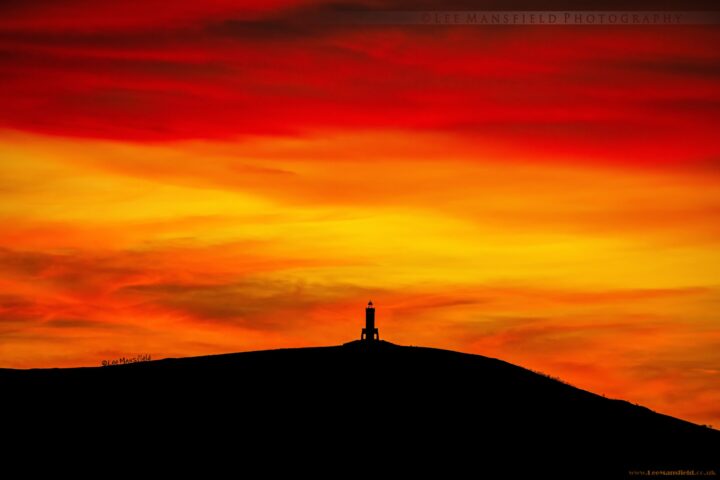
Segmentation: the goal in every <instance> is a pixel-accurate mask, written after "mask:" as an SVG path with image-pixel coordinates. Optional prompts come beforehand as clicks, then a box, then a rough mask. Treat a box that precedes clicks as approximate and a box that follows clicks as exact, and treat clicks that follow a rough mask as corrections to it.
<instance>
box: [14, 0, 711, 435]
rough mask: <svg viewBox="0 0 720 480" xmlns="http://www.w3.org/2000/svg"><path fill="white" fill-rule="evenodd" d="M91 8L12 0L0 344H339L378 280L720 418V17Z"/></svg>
mask: <svg viewBox="0 0 720 480" xmlns="http://www.w3.org/2000/svg"><path fill="white" fill-rule="evenodd" d="M95 3H96V2H88V1H82V0H62V1H57V2H42V1H37V0H33V1H24V2H7V4H3V6H0V14H2V15H0V104H1V105H2V109H0V155H1V158H0V220H1V221H2V225H3V227H2V229H0V366H2V367H21V368H25V367H49V366H74V365H99V363H100V361H101V360H103V359H112V358H117V357H120V356H131V355H137V354H141V353H148V354H151V355H152V356H153V357H154V358H160V357H165V356H186V355H199V354H208V353H221V352H232V351H242V350H251V349H265V348H276V347H285V346H305V345H330V344H338V343H342V342H344V341H348V340H350V339H353V338H356V337H358V336H359V332H360V328H361V323H362V319H363V309H364V304H365V303H366V302H367V300H368V299H372V300H373V301H374V302H375V303H376V305H377V307H378V314H377V315H378V326H379V327H380V334H381V337H383V338H386V339H388V340H391V341H395V342H397V343H401V344H414V345H428V346H436V347H442V348H450V349H456V350H462V351H467V352H473V353H479V354H483V355H489V356H493V357H499V358H502V359H504V360H507V361H510V362H512V363H516V364H519V365H522V366H525V367H528V368H532V369H535V370H541V371H543V372H546V373H549V374H551V375H553V376H559V377H561V378H563V379H564V380H566V381H569V382H570V383H573V384H574V385H577V386H579V387H582V388H585V389H589V390H591V391H594V392H596V393H601V394H606V395H607V396H611V397H617V398H623V399H628V400H630V401H633V402H637V403H641V404H643V405H646V406H648V407H650V408H652V409H654V410H657V411H660V412H663V413H668V414H671V415H675V416H680V417H682V418H687V419H690V420H693V421H696V422H699V423H710V424H714V425H720V408H718V405H720V324H718V320H719V319H718V316H717V315H718V314H717V312H718V311H719V310H720V309H719V308H718V307H720V270H719V269H718V267H719V266H720V248H718V247H719V246H720V245H719V243H720V221H719V220H720V219H719V218H718V217H719V216H720V215H719V214H720V188H719V187H720V170H718V165H720V163H718V162H719V161H720V160H719V159H720V142H719V141H718V139H717V134H716V132H717V131H718V130H719V129H720V115H719V114H720V111H719V110H720V76H719V75H718V61H719V60H720V58H719V57H720V54H719V53H718V52H720V50H719V49H717V45H718V40H719V39H720V38H719V37H720V35H719V34H718V31H717V28H716V27H707V26H706V27H612V28H610V27H607V28H604V27H594V28H586V27H515V28H507V27H504V28H501V27H497V28H493V27H458V26H455V27H452V26H450V27H428V26H405V27H402V28H401V27H394V26H384V27H378V26H375V27H367V26H366V27H360V26H338V25H330V26H328V25H315V24H312V23H311V22H309V20H308V19H309V18H312V16H313V15H316V14H318V13H322V12H327V11H328V10H329V9H331V7H330V6H329V5H328V4H324V3H320V2H313V1H305V2H294V1H282V2H263V3H262V5H261V4H260V3H258V5H255V6H253V5H248V4H246V5H244V8H242V9H239V8H237V6H236V5H237V2H231V1H211V2H204V3H203V6H198V5H197V2H176V3H175V4H173V6H172V7H167V6H163V7H162V8H160V6H159V2H155V1H145V2H134V1H127V2H119V4H120V5H122V7H123V8H120V7H117V6H116V4H115V3H113V5H112V6H103V7H97V6H96V5H95ZM205 3H206V4H205ZM380 3H381V2H380ZM163 5H166V4H163ZM388 5H390V3H389V2H388ZM398 5H399V6H402V2H399V1H397V2H394V3H393V4H392V6H394V7H397V6H398ZM443 8H446V7H445V6H443ZM397 9H399V8H397Z"/></svg>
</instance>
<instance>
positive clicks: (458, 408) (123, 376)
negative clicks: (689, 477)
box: [0, 342, 720, 478]
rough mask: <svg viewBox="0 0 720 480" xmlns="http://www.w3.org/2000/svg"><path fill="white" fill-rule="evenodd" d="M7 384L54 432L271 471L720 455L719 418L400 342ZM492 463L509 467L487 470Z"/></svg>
mask: <svg viewBox="0 0 720 480" xmlns="http://www.w3.org/2000/svg"><path fill="white" fill-rule="evenodd" d="M0 391H2V392H3V396H4V400H5V402H6V403H5V404H6V405H8V403H7V402H13V403H14V407H13V409H14V411H16V412H19V413H18V415H23V414H25V415H28V416H29V417H31V418H33V419H34V421H36V422H39V423H42V424H43V425H44V427H48V426H49V425H52V428H72V429H74V430H75V431H77V430H78V429H80V430H81V431H84V432H85V433H86V435H88V436H89V438H92V439H95V440H97V441H98V442H100V443H102V442H103V441H104V440H103V439H106V440H107V439H110V442H111V443H113V444H114V443H115V441H116V440H117V439H120V438H122V439H124V440H123V441H126V442H127V441H128V439H131V438H132V434H133V432H135V433H136V435H141V434H142V435H143V436H145V435H147V434H148V432H156V435H157V438H158V439H159V438H163V439H164V440H163V444H164V446H167V443H166V442H170V443H173V442H179V443H182V444H184V445H185V446H186V447H187V446H188V445H191V446H192V447H190V448H188V450H187V451H189V452H192V453H191V454H190V456H193V455H194V456H195V457H197V456H198V455H200V456H202V455H205V454H208V452H211V451H214V450H216V447H218V446H219V444H222V446H221V447H219V448H221V449H222V451H226V449H231V451H232V452H233V455H234V456H233V458H236V459H237V461H238V462H241V464H242V465H245V464H247V463H248V462H252V461H259V460H258V459H259V458H265V459H267V458H268V457H269V458H271V459H273V460H271V461H270V462H275V463H267V461H268V460H264V462H266V463H264V465H265V466H266V467H267V468H270V467H273V465H275V467H278V468H279V466H282V465H283V462H287V461H289V460H288V459H289V458H294V459H295V460H293V462H292V465H293V468H296V469H300V468H301V465H304V466H305V467H306V468H310V469H315V470H316V469H318V468H320V467H321V466H322V465H327V464H328V462H330V461H331V460H332V461H336V462H339V463H340V464H341V465H343V466H342V467H341V468H343V469H348V470H347V471H348V472H350V471H353V472H355V471H361V470H364V471H368V472H372V471H373V469H374V468H378V467H377V465H383V467H382V468H383V471H384V472H391V471H393V469H394V471H396V472H403V473H423V472H425V473H427V472H429V471H433V470H434V471H438V472H445V475H450V474H451V473H453V472H454V473H455V474H456V475H460V474H461V472H462V476H464V477H465V476H470V477H473V478H534V477H536V476H539V475H541V474H542V475H543V476H544V475H547V474H551V476H552V478H561V477H563V478H598V477H601V478H624V477H626V476H628V475H630V473H629V472H630V471H634V470H647V469H650V470H677V469H693V470H696V471H697V470H710V469H717V468H718V459H720V432H718V431H715V430H712V429H710V428H707V427H703V426H699V425H695V424H692V423H689V422H686V421H683V420H679V419H676V418H672V417H669V416H665V415H661V414H658V413H654V412H652V411H650V410H648V409H647V408H644V407H640V406H636V405H633V404H630V403H628V402H625V401H621V400H611V399H607V398H604V397H602V396H598V395H595V394H593V393H590V392H587V391H583V390H581V389H578V388H575V387H573V386H570V385H567V384H564V383H562V382H559V381H556V380H553V379H551V378H548V377H546V376H543V375H539V374H537V373H534V372H532V371H529V370H526V369H524V368H521V367H518V366H515V365H512V364H509V363H506V362H503V361H501V360H497V359H493V358H488V357H483V356H480V355H471V354H464V353H458V352H453V351H448V350H438V349H431V348H421V347H404V346H397V345H394V344H391V343H388V342H373V343H371V344H368V342H351V343H348V344H345V345H343V346H335V347H319V348H299V349H285V350H269V351H256V352H246V353H234V354H225V355H213V356H205V357H193V358H178V359H164V360H156V361H152V362H145V363H136V364H128V365H121V366H111V367H96V368H70V369H34V370H12V369H0ZM6 408H7V407H6ZM6 411H7V409H6ZM48 428H49V427H48ZM169 432H173V433H172V434H171V433H169ZM220 438H223V439H225V438H227V440H222V441H220V440H219V439H220ZM90 443H92V442H90ZM209 445H214V446H213V447H210V446H209ZM201 452H202V453H201ZM146 453H147V452H146ZM203 458H204V457H203ZM285 466H288V465H285ZM275 467H273V468H275ZM341 471H342V470H341ZM490 471H493V472H505V474H504V475H503V474H500V475H498V474H493V475H492V476H488V477H485V476H484V475H480V473H481V472H486V473H487V472H490ZM508 472H512V474H509V473H508ZM716 472H718V473H720V471H718V470H716ZM341 476H344V475H341ZM454 476H455V475H450V477H454ZM444 478H445V477H444ZM676 478H677V477H676Z"/></svg>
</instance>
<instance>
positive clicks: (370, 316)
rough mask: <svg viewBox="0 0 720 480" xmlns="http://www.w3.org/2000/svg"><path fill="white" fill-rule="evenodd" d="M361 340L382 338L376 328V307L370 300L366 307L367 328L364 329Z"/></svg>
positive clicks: (369, 340)
mask: <svg viewBox="0 0 720 480" xmlns="http://www.w3.org/2000/svg"><path fill="white" fill-rule="evenodd" d="M360 340H365V341H366V342H372V341H374V340H378V341H379V340H380V332H379V331H378V329H377V328H375V307H374V306H373V303H372V301H369V302H368V304H367V307H365V328H363V329H362V333H361V334H360Z"/></svg>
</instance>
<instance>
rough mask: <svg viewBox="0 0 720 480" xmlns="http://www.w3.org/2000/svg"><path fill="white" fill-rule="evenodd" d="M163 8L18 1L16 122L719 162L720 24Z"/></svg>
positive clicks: (5, 68)
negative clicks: (343, 19) (436, 137)
mask: <svg viewBox="0 0 720 480" xmlns="http://www.w3.org/2000/svg"><path fill="white" fill-rule="evenodd" d="M159 3H160V2H157V1H150V2H147V1H146V2H120V3H113V4H108V5H103V6H99V5H98V4H97V2H94V3H92V2H87V1H80V0H76V1H65V2H42V1H36V2H10V3H6V4H5V5H4V6H3V7H2V9H3V13H4V15H3V19H2V20H0V86H1V88H0V101H1V102H2V104H3V109H2V111H1V112H0V126H2V127H5V128H12V129H21V130H28V131H35V132H42V133H53V134H61V135H69V136H83V137H100V138H117V139H126V140H135V141H142V140H174V139H187V138H236V137H239V136H243V135H254V134H262V135H273V134H285V135H288V134H291V135H292V134H299V133H304V132H313V131H327V130H340V131H342V130H348V129H415V130H442V131H449V132H454V133H457V134H459V135H465V136H470V137H476V138H478V139H479V140H484V141H492V142H497V143H500V144H507V145H515V146H517V145H523V146H524V147H523V148H525V149H526V153H528V152H541V153H542V154H543V156H547V155H548V154H552V155H557V156H565V157H568V156H569V157H584V158H588V157H594V158H603V159H605V160H608V159H610V160H612V159H619V160H622V161H629V159H633V161H635V162H643V163H648V162H650V163H654V162H662V163H665V162H671V163H678V162H680V163H683V162H692V163H697V162H702V163H706V162H714V161H715V159H716V158H717V151H718V142H717V140H716V135H715V134H714V132H716V131H717V130H718V127H720V125H719V123H720V120H719V119H720V115H718V112H719V110H720V93H719V92H720V89H718V88H717V87H718V81H719V80H720V76H719V73H720V72H719V71H718V69H717V64H718V60H719V57H720V55H719V54H718V50H717V49H716V48H714V45H717V44H718V40H719V36H720V34H719V33H718V32H717V30H716V29H713V28H712V27H690V26H685V27H678V26H676V27H672V28H671V29H668V27H608V28H603V27H593V28H583V27H565V28H553V27H528V28H513V29H507V28H503V27H495V28H493V27H479V26H477V27H427V26H414V27H398V26H391V25H388V26H372V27H369V26H364V27H363V26H356V25H355V26H354V25H338V24H327V23H322V22H317V21H315V20H317V18H318V17H319V16H320V15H321V14H322V13H323V12H325V13H327V12H332V11H333V9H335V8H337V7H335V6H333V5H329V4H327V5H326V4H321V3H313V4H310V3H308V2H292V1H276V2H270V3H267V2H257V3H247V2H246V3H245V4H243V6H242V8H238V7H237V5H236V2H231V1H224V0H222V1H220V0H216V1H213V2H204V3H203V4H202V6H199V5H198V4H197V2H175V3H173V4H172V5H171V6H168V5H165V4H164V2H163V6H162V8H160V6H159ZM385 3H386V5H384V6H385V7H386V8H389V7H392V6H399V7H403V6H404V7H405V8H407V5H404V4H403V2H385ZM466 3H467V2H466ZM377 5H378V4H377V3H376V4H375V6H376V7H377ZM428 5H430V4H429V3H428Z"/></svg>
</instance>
